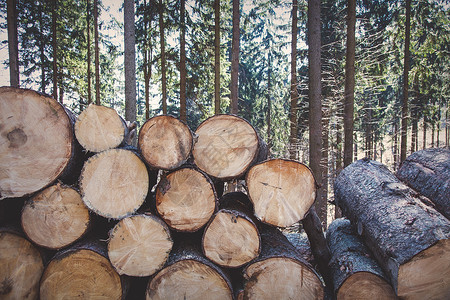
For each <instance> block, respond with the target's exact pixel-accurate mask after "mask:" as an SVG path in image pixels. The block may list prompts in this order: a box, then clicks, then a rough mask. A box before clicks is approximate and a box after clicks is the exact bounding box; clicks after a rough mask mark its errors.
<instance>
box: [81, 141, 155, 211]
mask: <svg viewBox="0 0 450 300" xmlns="http://www.w3.org/2000/svg"><path fill="white" fill-rule="evenodd" d="M148 189H149V176H148V171H147V167H146V166H145V164H144V163H143V162H142V161H141V160H140V158H139V157H138V156H137V155H136V154H134V153H133V152H132V151H128V150H124V149H111V150H107V151H104V152H101V153H98V154H96V155H95V156H93V157H91V158H90V159H89V160H88V161H87V162H86V163H85V165H84V168H83V171H82V173H81V179H80V190H81V194H82V196H83V201H84V203H85V204H86V206H87V207H88V208H89V209H90V210H92V211H93V212H95V213H96V214H98V215H100V216H102V217H105V218H111V219H120V218H123V217H126V216H128V215H131V214H133V213H134V212H135V211H136V210H137V209H138V208H139V207H140V206H141V205H142V203H143V202H144V200H145V198H146V196H147V193H148Z"/></svg>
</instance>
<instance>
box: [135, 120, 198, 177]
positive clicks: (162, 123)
mask: <svg viewBox="0 0 450 300" xmlns="http://www.w3.org/2000/svg"><path fill="white" fill-rule="evenodd" d="M138 145H139V149H140V151H141V153H142V156H143V158H144V160H145V161H146V162H147V164H148V165H149V166H151V167H152V168H156V169H163V170H173V169H176V168H178V167H180V166H181V165H182V164H184V163H185V162H186V161H187V159H188V158H189V157H190V155H191V152H192V147H193V136H192V132H191V130H190V129H189V127H188V126H187V125H186V124H185V123H183V122H182V121H180V120H178V119H177V118H174V117H172V116H168V115H163V116H156V117H153V118H151V119H149V120H147V121H146V122H145V123H144V125H142V127H141V130H140V131H139V142H138Z"/></svg>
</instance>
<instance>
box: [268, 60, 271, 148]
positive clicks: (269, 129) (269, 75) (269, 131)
mask: <svg viewBox="0 0 450 300" xmlns="http://www.w3.org/2000/svg"><path fill="white" fill-rule="evenodd" d="M268 56H269V57H268V62H269V63H268V68H269V69H268V71H267V150H268V155H269V156H270V149H271V148H272V135H271V131H272V121H271V118H272V116H271V114H272V55H271V54H270V52H269V54H268Z"/></svg>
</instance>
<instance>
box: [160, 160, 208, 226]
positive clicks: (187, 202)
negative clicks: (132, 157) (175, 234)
mask: <svg viewBox="0 0 450 300" xmlns="http://www.w3.org/2000/svg"><path fill="white" fill-rule="evenodd" d="M216 208H217V197H216V192H215V190H214V185H213V183H212V181H211V180H210V179H209V178H208V176H207V175H206V174H204V173H203V172H200V171H198V170H196V169H195V168H193V167H184V168H181V169H178V170H176V171H173V172H171V173H169V174H167V175H164V176H163V177H162V178H161V180H160V181H159V183H158V185H157V187H156V210H157V212H158V214H159V215H160V216H161V218H162V219H163V220H164V221H165V222H166V223H167V225H169V227H170V228H172V229H174V230H176V231H185V232H194V231H197V230H199V229H200V228H201V227H203V226H204V225H205V224H206V223H207V222H208V221H209V219H210V218H211V216H212V215H213V214H214V212H215V211H216Z"/></svg>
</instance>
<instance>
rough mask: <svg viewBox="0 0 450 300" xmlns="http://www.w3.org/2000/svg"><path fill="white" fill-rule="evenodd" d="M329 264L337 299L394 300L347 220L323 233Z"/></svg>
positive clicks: (334, 224)
mask: <svg viewBox="0 0 450 300" xmlns="http://www.w3.org/2000/svg"><path fill="white" fill-rule="evenodd" d="M327 243H328V246H329V248H330V251H331V255H332V257H331V260H330V263H329V266H330V270H331V274H332V277H333V286H334V294H335V295H336V298H337V299H396V298H397V296H396V295H395V293H394V290H393V289H392V286H391V285H390V284H389V279H388V278H387V277H386V275H385V274H384V272H383V270H382V269H381V267H380V266H379V265H378V263H377V261H376V260H375V258H374V257H373V255H372V254H371V252H370V250H369V249H368V248H367V246H366V245H365V244H364V242H363V240H362V239H361V237H359V236H358V235H357V233H356V231H355V230H354V229H353V227H352V226H351V224H350V221H349V220H347V219H336V220H334V221H333V222H332V223H331V224H330V226H329V227H328V231H327Z"/></svg>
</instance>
